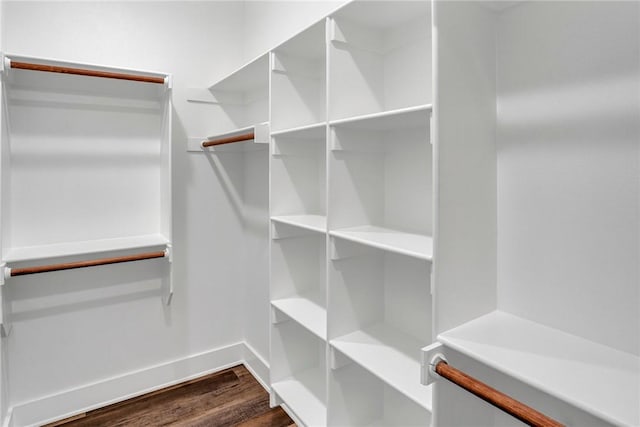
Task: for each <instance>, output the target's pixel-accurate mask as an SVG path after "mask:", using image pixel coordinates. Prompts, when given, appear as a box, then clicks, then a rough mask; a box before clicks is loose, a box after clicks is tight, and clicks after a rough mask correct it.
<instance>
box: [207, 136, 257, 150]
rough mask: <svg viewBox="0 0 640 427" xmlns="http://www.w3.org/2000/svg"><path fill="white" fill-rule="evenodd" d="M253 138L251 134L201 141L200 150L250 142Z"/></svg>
mask: <svg viewBox="0 0 640 427" xmlns="http://www.w3.org/2000/svg"><path fill="white" fill-rule="evenodd" d="M254 138H255V134H254V133H253V132H249V133H243V134H242V135H236V136H228V137H226V138H218V139H213V140H211V141H203V142H202V148H207V147H213V146H215V145H222V144H230V143H232V142H240V141H251V140H252V139H254Z"/></svg>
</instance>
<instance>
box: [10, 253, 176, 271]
mask: <svg viewBox="0 0 640 427" xmlns="http://www.w3.org/2000/svg"><path fill="white" fill-rule="evenodd" d="M164 256H165V251H157V252H146V253H142V254H137V255H125V256H119V257H112V258H100V259H93V260H89V261H77V262H66V263H61V264H49V265H40V266H37V267H23V268H12V269H11V276H24V275H25V274H36V273H46V272H49V271H59V270H71V269H73V268H83V267H95V266H97V265H106V264H117V263H120V262H129V261H140V260H143V259H153V258H163V257H164Z"/></svg>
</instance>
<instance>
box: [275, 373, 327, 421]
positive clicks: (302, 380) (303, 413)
mask: <svg viewBox="0 0 640 427" xmlns="http://www.w3.org/2000/svg"><path fill="white" fill-rule="evenodd" d="M324 377H325V372H324V371H323V370H321V369H309V370H307V371H303V372H299V373H297V374H296V375H295V377H292V378H288V379H285V380H282V381H278V382H276V383H273V384H272V385H271V387H272V389H273V392H274V393H276V395H277V396H278V397H279V398H280V399H282V400H283V401H284V402H285V404H286V405H287V407H288V408H289V409H290V410H291V411H293V412H294V414H295V415H296V417H298V418H299V419H300V420H301V421H302V422H303V423H304V424H305V425H307V426H326V425H327V407H326V405H325V403H324V396H323V395H320V396H319V394H321V393H322V394H324V389H325V388H324V381H325V378H324Z"/></svg>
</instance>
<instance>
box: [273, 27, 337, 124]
mask: <svg viewBox="0 0 640 427" xmlns="http://www.w3.org/2000/svg"><path fill="white" fill-rule="evenodd" d="M271 61H272V63H271V103H272V104H271V124H272V128H273V130H282V129H290V128H296V127H300V126H306V125H310V124H314V123H320V122H323V121H325V120H326V42H325V21H324V20H323V21H321V22H319V23H317V24H315V25H313V26H312V27H310V28H308V29H307V30H305V31H303V32H302V33H300V34H298V35H296V36H294V37H293V38H292V39H291V40H289V41H287V42H285V43H284V44H282V45H280V46H279V47H277V48H276V49H275V50H274V51H273V53H272V59H271Z"/></svg>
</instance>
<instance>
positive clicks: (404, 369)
mask: <svg viewBox="0 0 640 427" xmlns="http://www.w3.org/2000/svg"><path fill="white" fill-rule="evenodd" d="M331 247H332V250H331V252H332V260H331V265H330V269H329V278H330V282H329V283H330V285H329V286H330V287H329V289H330V291H329V295H330V300H329V314H330V315H329V339H330V344H331V349H332V354H333V356H334V358H333V360H339V359H340V358H343V357H347V358H348V359H350V360H352V361H354V362H356V363H357V364H359V365H361V366H363V367H364V368H365V369H367V370H368V371H369V372H371V373H372V374H373V375H375V376H377V377H378V378H380V379H381V380H382V381H383V382H385V383H386V384H387V385H389V386H391V387H392V388H395V389H396V390H398V392H400V393H401V394H403V395H404V396H406V397H407V398H408V399H410V400H413V401H414V402H416V404H418V405H421V406H423V407H424V408H425V409H426V408H429V409H430V408H431V389H430V387H424V386H422V385H421V384H420V349H421V348H422V347H424V346H425V345H427V344H429V343H431V310H430V307H431V295H430V286H429V276H430V267H431V265H430V262H428V261H425V260H420V259H416V258H413V257H408V256H405V255H399V254H396V253H392V252H386V251H382V250H379V249H372V248H370V247H368V246H364V245H361V244H358V243H353V242H350V241H347V240H343V239H340V238H335V237H334V238H332V245H331Z"/></svg>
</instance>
